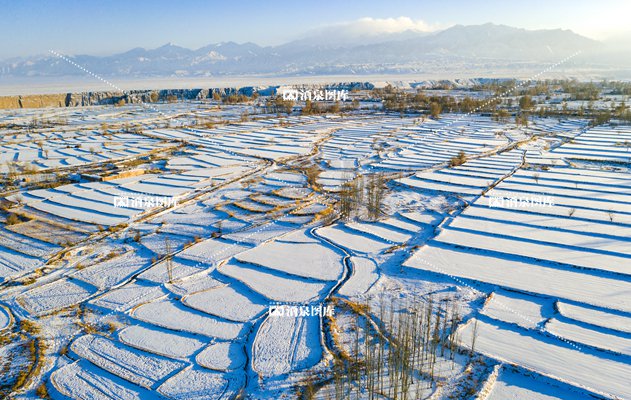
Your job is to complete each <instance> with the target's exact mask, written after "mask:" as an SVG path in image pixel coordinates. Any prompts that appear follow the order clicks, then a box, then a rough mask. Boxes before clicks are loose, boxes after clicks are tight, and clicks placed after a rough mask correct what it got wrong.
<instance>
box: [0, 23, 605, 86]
mask: <svg viewBox="0 0 631 400" xmlns="http://www.w3.org/2000/svg"><path fill="white" fill-rule="evenodd" d="M331 34H332V35H334V34H335V32H332V33H331ZM362 41H363V39H362V38H350V39H349V38H344V37H339V38H338V40H330V39H328V38H327V37H326V36H316V37H311V38H309V37H308V38H304V39H300V40H296V41H293V42H289V43H286V44H283V45H279V46H268V47H262V46H259V45H256V44H254V43H242V44H238V43H234V42H224V43H216V44H210V45H208V46H204V47H202V48H200V49H197V50H191V49H187V48H184V47H180V46H176V45H173V44H170V43H169V44H166V45H164V46H161V47H158V48H155V49H144V48H134V49H131V50H129V51H126V52H123V53H119V54H114V55H111V56H105V57H97V56H91V55H76V56H68V57H69V58H71V59H72V60H73V61H74V62H75V63H77V64H79V65H81V66H83V67H85V68H86V69H87V70H89V71H92V72H94V73H96V74H100V75H102V76H110V77H111V76H117V77H120V76H126V77H164V76H167V77H168V76H185V77H186V76H188V77H195V76H216V75H230V74H278V75H313V74H323V75H327V74H362V73H396V72H402V71H411V72H414V71H415V70H418V69H419V68H428V67H431V66H440V65H443V64H448V63H471V64H472V65H476V64H480V63H482V64H484V63H488V62H491V63H505V64H507V63H508V64H510V63H512V62H549V61H552V60H561V59H563V58H564V57H567V56H569V55H571V54H573V53H575V52H577V51H591V50H595V49H598V48H599V47H600V43H599V42H597V41H594V40H591V39H588V38H586V37H583V36H580V35H578V34H576V33H573V32H572V31H569V30H561V29H555V30H525V29H519V28H513V27H509V26H505V25H495V24H484V25H472V26H463V25H456V26H453V27H451V28H448V29H445V30H442V31H438V32H434V33H422V32H413V31H406V32H401V33H397V34H389V35H383V36H382V37H380V38H378V39H375V38H374V37H373V38H371V39H370V40H368V39H366V40H365V41H364V42H362ZM81 74H84V72H83V71H81V70H79V69H77V68H76V67H74V66H72V65H70V64H69V63H67V62H66V61H64V60H61V59H59V58H57V57H55V56H54V55H46V56H39V57H29V58H21V59H12V60H7V61H3V62H0V77H33V76H48V77H55V76H71V75H81Z"/></svg>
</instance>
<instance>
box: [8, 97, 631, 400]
mask: <svg viewBox="0 0 631 400" xmlns="http://www.w3.org/2000/svg"><path fill="white" fill-rule="evenodd" d="M158 107H159V109H160V112H161V113H164V114H165V115H166V116H168V117H169V126H167V124H166V123H165V122H164V121H163V120H162V119H161V118H163V116H162V115H160V113H159V112H155V110H151V111H147V112H146V113H145V112H144V111H142V109H140V108H137V107H136V106H125V107H122V108H112V107H86V108H81V109H77V110H76V111H75V113H73V114H70V115H66V116H65V117H64V118H67V126H66V128H67V129H56V128H54V129H53V128H51V129H42V132H35V131H29V132H27V131H26V130H25V129H24V130H16V131H10V130H8V129H4V128H3V129H0V133H1V134H2V136H0V161H1V162H0V173H1V174H8V173H11V174H12V173H22V174H26V175H28V177H29V178H28V179H29V180H28V181H27V180H24V182H22V186H20V187H19V188H17V189H15V190H11V191H7V192H6V194H5V195H4V196H3V197H4V198H3V199H2V205H3V209H2V211H1V215H0V221H1V222H2V225H1V226H0V283H1V284H2V286H1V287H0V331H2V335H3V336H6V337H7V338H8V339H6V340H5V339H3V341H2V342H1V343H2V344H0V350H2V352H0V354H2V355H4V354H5V352H4V350H6V354H9V353H10V352H9V351H8V350H7V349H8V348H9V347H6V348H5V347H2V346H4V345H5V341H6V342H7V343H8V342H10V341H13V340H15V338H20V340H32V341H31V342H26V343H25V344H23V345H20V346H19V348H20V349H22V350H23V352H24V353H21V354H18V355H17V356H12V357H16V359H18V358H19V360H24V362H26V363H27V364H28V360H29V353H28V352H29V351H33V352H34V353H33V354H35V355H34V356H32V358H33V359H34V360H36V361H35V362H36V363H37V362H40V361H37V360H41V364H38V365H40V366H39V367H37V368H35V369H33V371H37V372H36V373H35V374H34V375H36V376H32V377H30V378H29V379H31V380H30V381H29V383H28V385H27V386H25V387H24V388H22V389H21V392H20V394H19V396H18V397H17V398H34V397H35V396H36V395H35V391H36V389H37V387H38V386H40V385H44V387H46V388H47V390H48V393H49V395H50V397H51V398H54V399H62V398H77V399H109V398H121V399H152V398H156V399H158V398H172V399H192V398H195V399H197V398H199V399H203V398H206V399H228V398H252V399H269V398H278V399H289V398H296V397H297V396H298V393H301V394H305V393H307V388H308V389H309V390H312V389H313V390H314V391H315V393H313V397H306V395H305V396H304V398H318V399H320V398H322V399H325V398H334V397H335V395H336V390H337V391H340V390H341V391H343V390H349V387H356V386H357V385H359V386H361V385H367V384H368V383H369V382H370V380H369V378H368V377H364V378H361V379H359V380H357V379H356V380H355V381H353V382H351V381H352V379H351V380H350V381H349V383H348V387H346V388H344V387H343V388H342V389H340V388H339V385H340V384H341V385H342V386H344V385H345V384H344V383H343V382H345V380H342V381H340V380H339V377H340V376H339V375H337V374H338V373H339V371H338V370H336V368H339V366H340V365H346V366H347V367H349V370H348V371H346V372H344V373H343V374H342V375H344V374H347V375H346V376H350V375H351V372H349V371H351V370H353V368H359V370H361V368H363V366H364V365H367V364H365V363H364V362H363V361H361V360H360V361H361V362H358V363H357V364H353V363H354V362H355V361H354V359H353V357H354V356H355V355H356V354H355V353H356V352H357V356H358V357H359V354H360V355H361V356H362V357H368V358H369V357H370V356H371V355H372V356H374V357H377V356H378V354H379V353H378V352H374V354H370V351H368V350H367V349H369V347H370V346H373V345H374V344H375V343H374V342H378V341H386V342H388V343H387V344H386V345H384V346H385V347H384V348H385V349H386V352H387V354H391V355H392V357H393V358H389V359H388V357H389V356H384V358H383V360H381V361H382V362H381V364H383V366H384V371H386V372H388V373H391V372H392V371H393V367H391V366H392V365H393V363H395V362H396V361H397V360H400V358H399V359H397V357H398V356H396V355H397V353H396V346H398V345H401V344H397V343H396V342H395V341H393V340H392V339H391V338H392V337H393V335H396V332H395V331H392V332H385V331H384V332H382V330H387V329H389V328H391V327H393V326H395V325H396V324H395V325H393V321H396V319H397V318H398V317H397V315H406V318H407V316H409V315H410V314H405V313H407V312H408V311H409V310H408V309H409V308H410V307H411V306H412V305H414V304H416V305H422V306H423V308H422V309H425V307H429V306H428V304H429V305H430V306H432V307H433V305H437V308H436V310H437V311H435V314H434V315H430V317H431V318H429V319H428V320H427V321H429V323H430V324H431V323H433V321H436V320H437V321H439V322H440V321H442V323H443V325H442V326H441V325H438V326H439V327H438V328H437V330H436V331H435V332H433V333H432V337H431V340H429V339H428V341H427V342H426V343H425V344H424V345H423V346H420V347H421V348H426V349H427V348H428V347H427V346H430V347H431V343H439V342H441V343H443V344H444V343H446V339H445V337H451V336H450V334H451V333H454V336H453V338H456V339H457V340H456V339H453V342H449V346H452V345H453V346H454V347H453V348H451V347H449V348H444V347H443V348H440V347H437V348H436V349H434V351H435V353H434V355H435V356H436V359H437V360H438V361H436V365H435V366H432V370H431V372H430V371H429V370H422V368H424V367H423V365H427V364H428V363H429V361H428V360H427V359H423V360H418V359H415V360H412V362H411V363H409V364H405V363H404V364H405V365H407V366H406V367H405V368H407V367H409V366H411V367H412V368H417V369H419V370H418V371H416V372H413V374H412V375H413V376H415V383H416V384H417V385H416V388H415V389H413V390H412V391H410V392H409V393H408V397H407V398H415V396H417V395H418V397H422V398H428V397H429V396H432V397H431V398H433V399H442V398H445V399H446V398H478V399H482V398H487V399H493V400H499V399H511V398H515V399H518V398H519V399H521V398H532V399H541V400H543V399H574V398H576V399H587V398H593V397H591V396H595V397H596V398H613V397H614V396H617V398H631V391H630V390H629V384H628V382H629V376H631V362H630V360H631V328H629V327H630V326H631V270H630V269H629V266H630V265H631V180H630V179H629V171H630V169H629V166H628V164H627V163H628V162H629V156H628V155H629V153H628V148H627V147H626V146H624V145H621V144H620V143H621V142H622V143H624V142H625V141H627V140H629V139H631V128H629V127H628V126H607V125H604V126H598V127H594V128H587V121H585V120H574V119H567V120H563V121H559V120H558V119H543V118H535V119H534V121H533V123H531V124H530V125H529V126H528V127H523V126H520V127H517V126H515V124H514V123H512V122H511V123H507V122H498V121H495V120H493V119H492V118H490V117H484V116H477V115H474V114H467V115H456V114H443V115H442V116H441V118H439V119H431V118H426V117H420V118H419V116H418V115H416V116H407V115H399V114H396V115H388V114H384V113H381V112H377V111H371V112H350V113H348V114H346V115H344V116H332V115H314V116H304V115H303V116H300V115H291V116H283V117H279V116H276V115H271V114H262V115H261V116H260V117H261V118H257V119H252V120H249V121H248V120H247V118H245V119H244V118H242V115H243V113H244V112H248V111H251V107H250V106H244V105H234V106H228V105H222V106H221V108H216V107H209V105H208V104H205V103H202V102H191V103H173V104H160V105H159V106H158ZM16 113H17V114H16V115H10V116H9V115H7V116H5V117H6V118H7V119H9V120H11V121H19V120H20V119H19V118H21V117H20V113H24V114H23V116H22V117H23V118H24V120H28V119H29V118H32V116H33V115H37V114H38V113H40V114H41V116H42V117H43V116H46V115H49V113H54V110H48V109H43V110H38V111H26V110H25V111H19V112H18V111H16ZM0 114H1V113H0ZM50 115H53V114H50ZM141 116H142V118H141ZM0 117H2V115H0ZM198 118H199V119H200V120H203V121H206V122H208V123H207V124H201V123H200V124H198V125H194V124H192V121H193V120H195V121H196V123H197V119H198ZM124 123H136V124H137V127H138V128H140V127H142V129H135V130H131V129H122V128H121V127H118V126H114V125H115V124H124ZM40 143H41V144H40ZM461 151H462V152H463V153H462V154H460V152H461ZM7 161H9V163H8V164H7ZM14 161H15V162H17V164H16V163H15V162H14ZM20 163H21V164H20ZM14 169H17V170H15V171H14ZM68 171H72V172H73V173H72V174H67V172H68ZM59 176H63V177H64V179H63V180H60V181H59V182H56V183H55V182H53V181H52V180H54V179H57V178H58V177H59ZM53 178H54V179H53ZM375 178H379V179H380V181H379V182H381V183H378V184H376V185H377V186H375V183H374V182H375ZM371 179H372V180H371ZM40 182H43V184H39V183H40ZM352 182H355V183H358V184H359V185H360V186H358V187H359V188H360V189H356V191H357V192H356V193H353V194H352V195H353V196H354V197H353V198H352V199H351V203H352V204H351V205H350V206H349V207H350V208H351V209H353V210H352V211H351V212H350V213H349V214H348V218H343V217H342V216H341V204H342V197H343V196H344V195H345V190H346V189H345V188H347V187H348V184H347V183H352ZM379 185H382V186H383V187H379ZM376 187H377V189H379V190H383V192H382V193H381V192H379V190H377V189H375V188H376ZM375 193H377V195H375ZM379 193H381V194H379ZM379 195H381V196H382V197H381V198H380V199H379V201H378V202H379V207H378V210H377V213H374V212H372V213H371V212H370V211H371V209H370V208H371V207H372V206H371V207H369V206H368V204H369V203H370V202H374V201H375V199H374V197H375V196H377V197H378V196H379ZM143 196H144V197H150V198H151V197H157V198H161V197H164V198H167V199H172V202H171V203H170V204H160V203H159V202H155V201H154V202H149V203H147V204H144V205H142V204H138V203H135V204H130V205H128V206H124V205H122V206H121V205H120V204H117V202H116V201H117V199H119V198H121V197H128V198H134V197H143ZM371 196H372V197H373V198H371ZM498 198H503V199H511V198H516V199H523V198H528V199H536V198H547V199H548V200H549V204H535V203H534V202H529V203H528V204H526V203H525V202H523V201H516V202H512V203H511V202H508V203H503V205H498V204H497V203H493V201H496V200H497V199H498ZM372 211H374V210H372ZM384 295H385V296H386V297H387V298H388V299H389V300H388V303H387V304H386V305H383V304H382V308H381V309H380V308H379V305H378V302H377V299H378V298H380V296H381V297H382V296H384ZM452 300H453V302H454V304H453V305H452V306H449V307H453V308H445V309H441V308H440V307H441V306H440V305H441V304H447V303H446V302H447V301H452ZM279 306H282V307H286V308H287V309H291V310H294V311H295V314H291V313H288V314H286V315H282V316H280V315H277V314H276V313H275V312H272V310H277V307H279ZM428 309H429V308H428ZM431 309H432V310H434V309H433V308H431ZM313 310H318V311H317V312H315V313H314V314H310V313H311V312H314V311H313ZM327 310H328V311H327ZM384 310H385V311H384ZM456 310H457V311H458V313H459V315H458V319H457V320H456V319H454V320H453V321H456V322H454V325H453V326H449V324H448V323H447V319H446V317H445V320H441V318H442V317H443V316H445V315H447V312H453V311H456ZM384 312H385V315H384ZM432 312H434V311H432ZM389 313H390V314H389ZM441 313H442V314H441ZM386 315H387V316H386ZM452 316H453V314H452ZM380 318H382V319H380ZM25 321H28V322H25ZM358 321H362V322H361V323H362V324H364V325H361V326H360V325H358V324H359V322H358ZM29 323H31V324H32V325H31V324H29ZM424 323H425V322H424ZM436 323H437V324H438V322H436ZM368 326H370V328H368ZM424 327H425V329H428V328H427V326H425V325H424ZM399 328H401V329H404V328H405V324H403V328H402V327H401V325H399ZM441 329H442V331H441ZM371 330H372V332H373V335H374V336H373V339H372V341H371V340H366V339H365V338H366V335H368V334H369V333H370V331H371ZM427 332H429V330H427ZM428 334H429V333H428ZM362 335H364V336H362ZM441 335H442V337H441ZM353 338H356V339H357V340H358V342H357V344H356V348H354V347H353V346H352V342H353ZM474 338H475V340H474ZM450 340H451V339H450ZM28 343H32V345H29V344H28ZM454 343H455V344H454ZM360 346H365V347H364V348H361V349H360V348H359V347H360ZM471 347H473V348H474V349H473V351H472V352H471V353H472V354H469V349H471ZM31 349H32V350H31ZM427 351H429V350H427ZM390 352H392V353H390ZM24 354H26V356H25V355H24ZM399 356H400V355H399ZM430 359H432V357H431V356H430ZM340 361H342V362H341V363H340ZM373 362H374V360H373ZM344 363H346V364H344ZM4 365H5V364H1V365H0V367H2V368H7V369H11V368H13V367H10V365H12V364H11V363H10V362H9V363H8V364H7V365H9V366H8V367H4ZM350 367H352V368H350ZM402 368H403V367H402ZM334 371H335V374H334ZM13 372H17V371H13ZM381 372H382V373H383V371H381ZM15 375H17V373H15ZM417 378H418V379H417ZM362 379H364V380H362ZM383 379H384V380H383V382H385V384H386V387H387V388H386V389H384V391H383V393H384V394H383V395H381V397H379V398H394V397H395V396H394V395H393V394H392V393H390V392H389V390H390V389H391V388H392V387H396V385H397V382H399V381H403V378H401V376H400V375H397V376H389V377H386V378H383ZM340 382H342V383H340ZM357 382H360V383H359V384H358V383H357ZM421 386H422V387H421ZM363 390H364V392H362V396H363V397H362V396H359V397H358V398H369V397H368V395H367V388H366V387H363ZM388 393H390V394H388ZM240 396H241V397H240ZM242 396H245V397H242ZM248 396H249V397H248ZM327 396H329V397H327ZM485 396H486V397H485ZM342 397H343V396H342ZM347 397H350V398H355V393H353V394H352V395H351V396H347ZM335 398H337V397H335ZM339 398H341V397H339ZM397 398H405V397H401V396H400V394H399V395H397Z"/></svg>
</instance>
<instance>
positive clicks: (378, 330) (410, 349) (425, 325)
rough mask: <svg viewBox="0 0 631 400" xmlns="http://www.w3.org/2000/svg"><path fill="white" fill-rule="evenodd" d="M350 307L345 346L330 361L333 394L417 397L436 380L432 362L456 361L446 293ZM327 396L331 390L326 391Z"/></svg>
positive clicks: (453, 320)
mask: <svg viewBox="0 0 631 400" xmlns="http://www.w3.org/2000/svg"><path fill="white" fill-rule="evenodd" d="M353 308H354V309H355V310H357V309H359V310H362V311H360V312H359V313H356V314H355V315H356V317H355V320H354V323H353V324H352V325H353V328H352V332H353V333H352V334H351V335H350V336H352V337H351V340H350V344H349V345H348V346H347V347H348V349H349V351H348V352H346V353H343V354H342V355H341V356H338V357H336V359H335V361H334V366H333V386H334V392H335V399H353V398H358V399H359V398H362V399H375V398H383V397H386V398H389V399H400V400H405V399H417V398H421V397H423V396H422V394H423V392H424V391H428V390H431V388H432V387H433V386H434V385H435V384H436V383H437V382H438V381H439V380H440V377H439V376H438V369H439V368H438V364H439V363H441V364H442V365H441V366H440V369H441V370H443V371H444V370H445V364H447V367H449V365H450V366H451V368H452V369H454V368H455V367H456V365H457V364H456V361H455V357H456V354H458V349H459V348H460V346H459V341H460V339H459V337H458V334H457V329H456V328H457V326H458V323H459V322H460V321H461V318H460V315H459V311H458V303H457V301H455V300H454V299H452V298H449V297H448V298H443V299H438V300H437V299H433V298H432V297H429V298H428V299H414V300H407V301H406V303H405V304H401V303H400V302H395V301H392V300H387V299H386V298H385V297H382V298H381V299H378V300H377V303H376V306H375V308H376V309H375V310H372V309H371V307H370V306H369V305H368V303H366V304H364V305H361V306H360V307H357V306H356V307H353ZM329 397H331V396H329Z"/></svg>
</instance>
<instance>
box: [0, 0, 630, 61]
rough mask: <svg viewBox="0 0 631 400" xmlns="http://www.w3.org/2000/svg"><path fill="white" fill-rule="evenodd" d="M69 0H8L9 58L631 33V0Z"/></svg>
mask: <svg viewBox="0 0 631 400" xmlns="http://www.w3.org/2000/svg"><path fill="white" fill-rule="evenodd" d="M64 4H65V6H64V7H61V6H60V5H59V4H58V3H37V2H34V1H23V2H19V3H13V2H8V1H2V8H3V10H4V14H5V21H3V22H4V23H3V24H2V25H1V26H0V32H2V34H3V35H4V37H11V38H12V40H10V41H4V42H2V43H0V60H6V59H10V58H13V57H27V56H35V55H42V54H48V51H49V50H50V49H55V50H56V51H60V52H62V53H64V54H71V55H76V54H89V55H95V56H105V55H111V54H115V53H119V52H124V51H127V50H130V49H132V48H136V47H142V48H146V49H151V48H157V47H160V46H162V45H164V44H165V43H172V44H174V45H177V46H181V47H185V48H189V49H198V48H201V47H203V46H206V45H208V44H211V43H220V42H229V41H232V42H237V43H244V42H253V43H255V44H257V45H260V46H274V45H280V44H284V43H287V42H291V41H294V40H300V39H304V38H307V37H319V36H320V37H325V38H326V37H327V36H326V35H327V34H330V32H336V33H339V34H342V35H343V36H344V37H347V38H348V37H351V38H352V37H356V38H361V39H368V40H369V39H370V38H371V37H376V36H379V35H384V34H396V33H402V32H405V31H412V32H435V31H438V30H443V29H446V28H449V27H451V26H454V25H479V24H485V23H489V22H490V23H494V24H501V25H507V26H511V27H516V28H523V29H528V30H538V29H567V30H571V31H573V32H574V33H577V34H580V35H582V36H585V37H588V38H591V39H596V40H600V41H609V42H617V43H624V40H623V38H626V37H627V36H631V34H630V32H631V31H630V29H629V27H628V24H627V23H626V21H625V18H626V16H627V15H629V11H631V3H628V2H625V1H623V0H608V1H604V2H599V3H594V2H590V1H559V2H555V3H554V4H551V3H550V2H546V1H541V0H536V1H532V2H529V4H527V5H526V4H511V3H506V2H501V1H496V0H492V1H489V2H485V4H483V5H479V6H476V7H474V8H471V7H464V6H465V4H466V3H465V2H463V1H448V2H445V1H441V2H439V1H429V2H423V3H420V2H405V1H392V2H388V3H387V4H384V3H379V2H376V1H365V2H358V1H354V0H353V1H348V2H337V3H336V2H330V1H325V2H320V3H318V4H303V3H295V2H289V1H284V0H282V1H274V2H271V3H264V4H263V3H258V2H254V1H242V2H238V3H221V2H187V3H186V4H174V3H170V2H167V1H156V2H147V1H139V2H133V3H127V2H122V1H113V2H109V3H108V4H84V3H82V2H78V1H72V2H66V3H64ZM278 10H283V12H282V13H279V11H278ZM612 10H615V12H612ZM625 11H627V12H625ZM16 33H18V34H16Z"/></svg>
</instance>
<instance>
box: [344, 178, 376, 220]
mask: <svg viewBox="0 0 631 400" xmlns="http://www.w3.org/2000/svg"><path fill="white" fill-rule="evenodd" d="M386 183H387V180H386V178H385V176H384V175H383V173H375V174H371V175H367V176H358V177H356V178H354V179H348V180H346V182H344V183H343V184H342V187H341V190H340V193H339V195H340V215H341V217H342V218H344V219H347V220H348V219H351V218H353V217H355V216H357V215H358V214H359V213H360V211H361V209H362V206H365V207H366V210H367V217H368V219H369V220H372V221H375V220H377V219H378V218H379V216H380V215H381V212H382V208H383V201H384V199H385V196H386V193H387V190H388V186H387V185H386Z"/></svg>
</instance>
